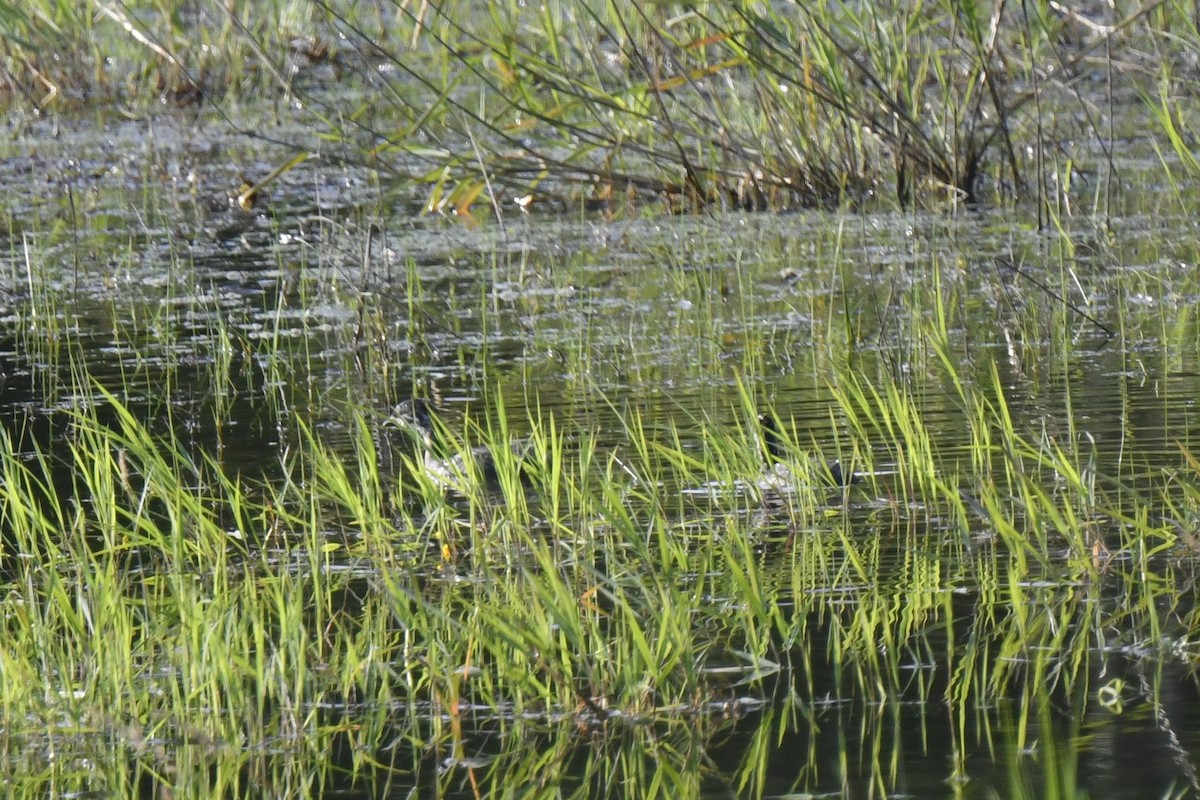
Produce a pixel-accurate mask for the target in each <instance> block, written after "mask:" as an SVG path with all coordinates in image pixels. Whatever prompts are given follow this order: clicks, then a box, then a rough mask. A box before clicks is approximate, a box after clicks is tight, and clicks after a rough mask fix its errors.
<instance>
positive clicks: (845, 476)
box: [758, 414, 858, 489]
mask: <svg viewBox="0 0 1200 800" xmlns="http://www.w3.org/2000/svg"><path fill="white" fill-rule="evenodd" d="M758 427H759V431H760V432H761V434H762V449H763V455H764V456H765V457H766V460H767V471H766V474H765V475H764V476H763V477H762V479H760V480H759V486H760V488H772V489H779V488H783V485H784V484H786V485H787V486H788V488H792V489H794V488H795V481H796V479H797V478H798V477H799V476H798V475H797V472H798V471H799V470H797V469H796V463H795V457H794V453H793V452H792V451H791V450H790V449H789V446H788V441H787V439H786V438H785V437H784V435H783V432H782V431H780V429H779V420H778V419H776V417H775V415H774V414H759V415H758ZM807 472H808V475H809V476H811V477H813V478H817V479H819V480H822V481H824V482H826V483H829V484H832V485H834V486H849V485H850V484H852V483H855V482H857V481H858V475H856V474H855V473H853V472H851V471H849V470H844V469H843V468H842V465H841V462H839V461H829V462H821V461H814V462H812V463H811V465H809V469H808V470H807Z"/></svg>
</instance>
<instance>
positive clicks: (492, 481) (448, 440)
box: [384, 399, 528, 495]
mask: <svg viewBox="0 0 1200 800" xmlns="http://www.w3.org/2000/svg"><path fill="white" fill-rule="evenodd" d="M384 425H385V427H387V428H389V429H391V430H396V431H400V432H402V433H405V434H407V435H408V436H410V437H412V438H415V439H416V441H417V450H418V452H416V453H414V454H413V456H414V458H413V459H412V461H413V464H414V465H415V466H416V467H417V468H418V469H419V470H420V471H421V472H422V473H423V474H424V475H425V476H426V477H427V478H428V479H429V481H430V482H431V483H432V484H433V485H435V486H437V487H438V488H440V489H442V490H443V491H453V492H456V493H458V494H463V495H469V494H471V492H472V490H473V489H479V488H482V489H484V490H485V491H488V492H495V491H499V490H500V488H501V486H502V480H501V477H502V470H501V468H500V466H499V465H498V464H497V461H498V458H499V459H504V458H506V457H508V455H507V454H505V455H501V454H498V453H496V452H494V451H493V450H492V448H490V447H488V446H487V445H478V446H475V447H470V448H467V447H465V446H464V445H463V444H462V442H461V441H459V440H457V439H455V438H454V437H453V436H452V435H451V434H450V433H449V431H447V430H446V429H445V427H444V425H443V423H442V422H441V420H440V419H438V418H437V417H436V415H435V410H434V408H433V406H432V404H431V403H430V402H429V401H428V400H424V399H413V400H406V401H405V402H403V403H401V404H399V405H398V406H396V408H395V409H393V411H392V414H391V416H389V417H388V418H387V420H385V421H384ZM509 447H510V450H511V457H512V458H514V459H516V462H517V465H518V467H519V468H520V467H523V464H524V460H525V457H526V455H527V450H528V448H527V446H526V445H525V444H524V443H522V442H519V441H513V442H512V443H510V445H509ZM447 450H454V451H455V452H452V453H449V454H447V452H446V451H447ZM520 474H521V475H522V477H526V475H525V470H524V469H523V468H522V469H520Z"/></svg>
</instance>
